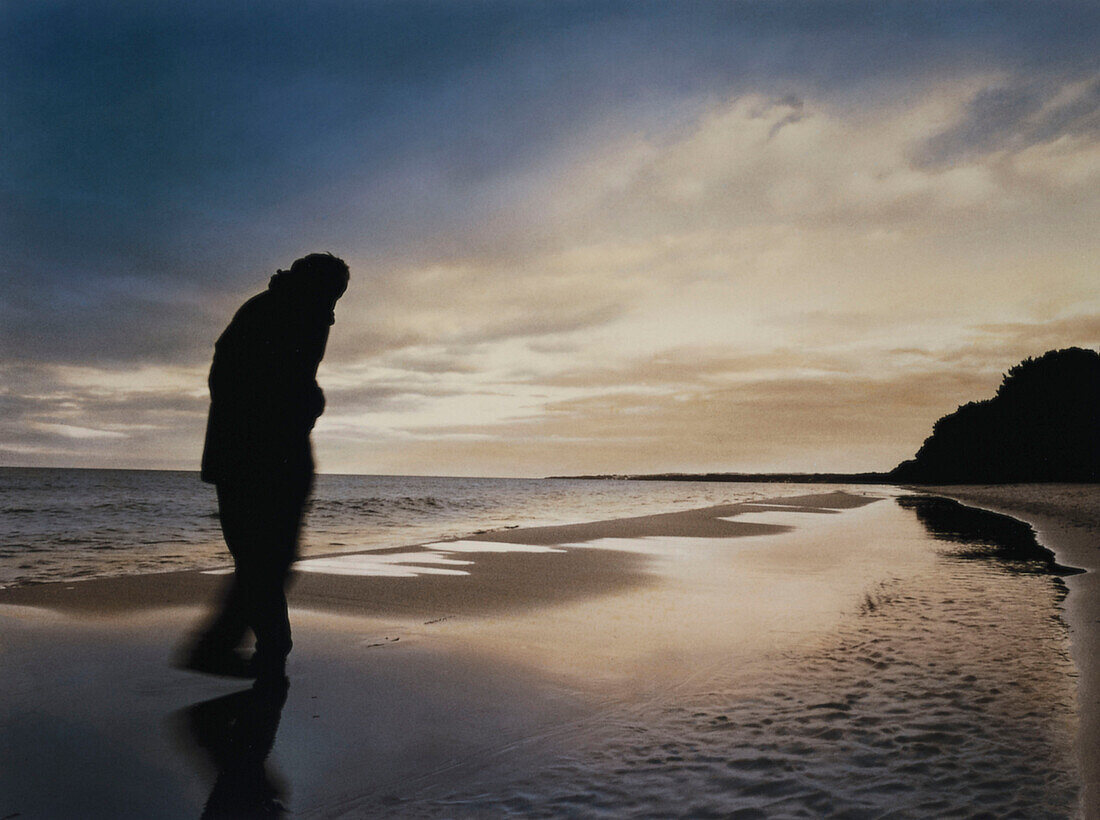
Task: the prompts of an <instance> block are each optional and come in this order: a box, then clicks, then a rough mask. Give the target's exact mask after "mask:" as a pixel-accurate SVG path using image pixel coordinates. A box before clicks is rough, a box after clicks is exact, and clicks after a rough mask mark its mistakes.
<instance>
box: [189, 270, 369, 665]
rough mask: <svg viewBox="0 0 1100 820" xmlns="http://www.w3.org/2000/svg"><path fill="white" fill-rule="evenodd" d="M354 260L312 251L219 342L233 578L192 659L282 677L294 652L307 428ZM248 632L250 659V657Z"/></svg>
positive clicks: (210, 443)
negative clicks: (292, 575) (251, 646)
mask: <svg viewBox="0 0 1100 820" xmlns="http://www.w3.org/2000/svg"><path fill="white" fill-rule="evenodd" d="M347 285H348V267H347V265H346V264H344V262H343V261H342V260H340V259H337V258H336V257H335V256H332V255H331V254H310V255H309V256H306V257H303V258H302V259H299V260H298V261H296V262H295V263H294V264H293V265H291V267H290V270H289V271H279V272H278V273H276V274H275V275H274V276H273V277H272V278H271V283H270V284H269V285H268V289H267V290H266V291H264V292H263V293H261V294H259V295H257V296H254V297H253V298H251V299H249V300H248V301H247V302H245V304H244V305H243V306H242V307H241V309H240V310H238V311H237V315H236V316H234V317H233V321H232V322H230V324H229V327H227V328H226V330H225V332H224V333H222V335H221V337H220V338H219V339H218V342H217V344H216V346H215V349H214V363H213V365H212V366H211V368H210V417H209V420H208V422H207V428H206V446H205V449H204V451H203V457H202V480H203V481H206V482H209V483H212V484H214V485H216V487H217V491H218V509H219V514H220V517H221V526H222V534H223V535H224V537H225V543H226V546H227V547H229V551H230V553H232V555H233V562H234V572H233V578H232V582H231V583H230V585H229V589H228V591H227V593H226V596H225V600H224V602H223V603H222V607H221V610H220V611H219V612H218V613H217V615H216V616H215V618H214V619H213V621H212V622H211V623H210V624H209V625H208V626H207V628H206V629H205V630H204V631H203V632H202V633H201V634H200V635H199V636H198V637H197V639H196V640H195V641H194V642H193V644H192V645H191V646H190V647H189V649H188V650H187V652H186V655H185V657H184V658H183V661H182V665H183V666H185V667H187V668H189V669H194V670H197V671H201V672H211V673H214V674H221V675H233V676H238V677H248V676H253V675H255V676H261V677H262V676H274V675H277V676H281V675H282V674H283V673H284V669H285V664H286V656H287V654H288V653H289V652H290V647H291V640H290V621H289V619H288V617H287V606H286V584H287V578H288V575H289V572H290V567H291V564H292V563H293V562H294V560H295V558H296V557H297V549H298V531H299V528H300V526H301V521H302V512H303V509H304V507H305V504H306V501H307V499H308V497H309V493H310V490H311V489H312V485H313V452H312V448H311V446H310V441H309V434H310V431H311V430H312V429H313V424H314V422H315V421H316V420H317V417H318V416H320V415H321V413H322V411H323V410H324V407H325V399H324V395H323V394H322V393H321V389H320V387H318V386H317V378H316V377H317V365H318V364H319V363H320V361H321V358H322V357H323V356H324V354H325V344H326V342H327V341H328V332H329V327H330V326H331V325H332V324H333V322H334V321H335V318H334V314H333V309H334V307H335V305H336V301H337V300H338V299H339V298H340V297H341V296H342V295H343V293H344V291H345V290H346V289H347ZM248 629H251V630H252V632H253V634H254V635H255V636H256V649H255V653H254V654H253V656H252V658H251V659H250V660H249V659H246V658H245V656H244V655H242V654H241V651H240V648H239V647H240V645H241V643H242V642H243V640H244V638H245V634H246V632H247V630H248Z"/></svg>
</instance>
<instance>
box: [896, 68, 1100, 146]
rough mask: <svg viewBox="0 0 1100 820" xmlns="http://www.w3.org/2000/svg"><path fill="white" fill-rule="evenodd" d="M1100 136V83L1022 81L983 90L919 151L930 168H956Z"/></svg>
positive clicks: (1090, 140) (1085, 81) (1089, 80)
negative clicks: (964, 163)
mask: <svg viewBox="0 0 1100 820" xmlns="http://www.w3.org/2000/svg"><path fill="white" fill-rule="evenodd" d="M1063 137H1067V138H1082V139H1084V140H1087V141H1089V142H1093V143H1094V142H1096V140H1097V138H1098V137H1100V80H1098V79H1095V78H1091V79H1086V80H1076V79H1070V80H1068V81H1066V82H1064V83H1050V82H1047V83H1037V82H1035V81H1033V80H1022V81H1020V82H1018V83H1016V84H1014V85H994V86H989V87H986V88H983V89H981V90H980V91H978V92H977V93H976V94H975V95H974V96H973V97H972V98H971V100H970V101H969V103H967V106H966V110H965V113H964V115H963V116H962V117H961V118H960V120H959V121H958V122H956V123H954V124H953V125H951V126H950V127H949V128H947V129H945V130H944V131H941V132H939V133H937V134H934V135H932V136H931V137H929V138H928V139H927V140H926V141H925V143H924V144H923V145H922V146H921V147H920V148H919V150H918V151H917V160H918V162H920V163H922V164H925V165H932V166H936V165H951V164H955V163H958V162H961V161H967V160H973V159H974V158H975V157H980V156H982V155H985V154H989V153H993V152H998V151H1007V152H1018V151H1022V150H1024V149H1026V148H1029V147H1031V146H1033V145H1039V144H1043V143H1050V142H1054V141H1056V140H1058V139H1060V138H1063Z"/></svg>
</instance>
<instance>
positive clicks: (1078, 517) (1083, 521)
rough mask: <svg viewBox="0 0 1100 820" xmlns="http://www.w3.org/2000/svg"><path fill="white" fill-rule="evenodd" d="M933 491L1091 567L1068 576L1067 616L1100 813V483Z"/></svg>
mask: <svg viewBox="0 0 1100 820" xmlns="http://www.w3.org/2000/svg"><path fill="white" fill-rule="evenodd" d="M927 492H929V493H934V494H936V495H942V496H947V497H949V498H955V499H958V500H959V501H962V502H964V503H966V504H970V505H973V506H976V507H981V508H983V509H987V510H993V511H995V512H999V513H1003V514H1005V515H1010V516H1012V517H1014V518H1017V519H1019V520H1021V521H1026V522H1027V523H1028V524H1030V525H1031V526H1032V528H1034V530H1035V532H1036V534H1037V537H1038V540H1039V542H1040V543H1041V544H1043V545H1044V546H1046V547H1048V548H1049V549H1050V550H1052V551H1053V552H1054V554H1055V555H1056V556H1057V558H1058V561H1059V562H1060V563H1062V564H1065V565H1067V566H1072V567H1078V568H1080V569H1083V570H1086V572H1084V573H1081V574H1077V575H1072V576H1069V577H1067V578H1066V586H1067V587H1068V589H1069V595H1068V596H1067V598H1066V603H1065V618H1066V622H1067V623H1068V625H1069V629H1070V642H1071V646H1072V653H1073V660H1074V663H1075V664H1076V666H1077V669H1078V672H1079V674H1080V682H1079V685H1078V695H1077V698H1078V708H1079V711H1080V715H1081V729H1080V734H1079V736H1078V740H1077V748H1078V754H1079V756H1080V766H1081V771H1082V772H1084V773H1085V792H1084V804H1085V806H1086V807H1087V812H1088V814H1087V816H1088V817H1090V818H1092V817H1100V485H1096V484H1014V485H1004V486H970V485H967V486H954V487H935V488H931V489H928V490H927Z"/></svg>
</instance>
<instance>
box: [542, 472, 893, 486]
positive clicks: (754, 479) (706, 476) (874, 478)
mask: <svg viewBox="0 0 1100 820" xmlns="http://www.w3.org/2000/svg"><path fill="white" fill-rule="evenodd" d="M547 478H548V479H574V480H584V481H601V480H604V481H730V482H741V483H745V484H750V483H751V484H896V483H897V482H895V481H893V480H892V479H891V476H890V474H889V473H646V474H642V475H616V474H605V475H551V476H547ZM906 483H907V484H908V483H912V482H906Z"/></svg>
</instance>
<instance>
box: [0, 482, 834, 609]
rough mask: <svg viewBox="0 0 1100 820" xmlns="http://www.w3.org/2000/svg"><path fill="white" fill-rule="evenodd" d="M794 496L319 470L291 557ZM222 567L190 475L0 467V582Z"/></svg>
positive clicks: (208, 490) (221, 552)
mask: <svg viewBox="0 0 1100 820" xmlns="http://www.w3.org/2000/svg"><path fill="white" fill-rule="evenodd" d="M822 489H823V490H825V489H829V488H825V487H823V488H822ZM802 492H806V488H805V486H804V485H794V484H731V483H723V482H675V481H607V480H584V479H524V478H455V477H445V476H390V475H319V476H317V482H316V486H315V489H314V494H313V499H312V501H311V504H310V508H309V512H308V514H307V519H306V525H305V528H304V532H303V536H302V554H303V555H304V556H309V555H322V554H325V553H332V552H351V551H356V550H363V549H378V548H383V547H397V546H406V545H412V544H418V543H424V542H428V541H437V540H440V539H443V538H453V537H461V536H463V535H469V534H471V533H474V532H476V531H478V530H487V529H498V528H502V527H513V526H534V525H543V524H562V523H575V522H579V521H596V520H601V519H607V518H618V517H623V516H631V515H645V514H648V513H656V512H670V511H673V510H681V509H690V508H692V507H703V506H708V505H713V504H722V503H727V502H737V501H746V500H751V499H754V498H766V497H772V496H778V495H794V494H798V493H802ZM229 563H230V560H229V556H228V553H227V552H226V550H225V547H224V545H223V543H222V540H221V532H220V529H219V526H218V513H217V500H216V498H215V495H214V488H213V487H212V486H210V485H208V484H203V483H202V482H201V481H200V480H199V476H198V473H197V472H186V471H154V470H77V469H37V468H19V467H3V468H0V587H9V586H16V585H22V584H28V583H39V582H43V581H69V580H77V579H81V578H93V577H103V576H118V575H137V574H142V573H149V572H165V571H170V570H178V569H198V568H207V567H218V566H222V565H228V564H229Z"/></svg>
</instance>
